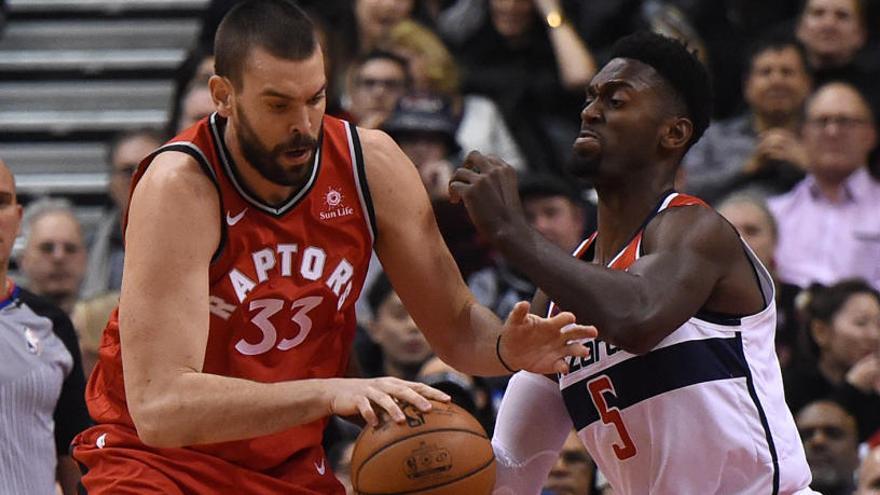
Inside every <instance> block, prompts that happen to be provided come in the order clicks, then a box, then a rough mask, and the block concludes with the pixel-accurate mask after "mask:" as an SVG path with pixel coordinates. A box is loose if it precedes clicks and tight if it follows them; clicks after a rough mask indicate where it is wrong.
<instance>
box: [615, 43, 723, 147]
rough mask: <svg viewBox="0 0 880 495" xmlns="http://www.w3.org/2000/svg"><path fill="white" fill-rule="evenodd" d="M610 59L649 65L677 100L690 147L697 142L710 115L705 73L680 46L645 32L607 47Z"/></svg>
mask: <svg viewBox="0 0 880 495" xmlns="http://www.w3.org/2000/svg"><path fill="white" fill-rule="evenodd" d="M611 58H612V59H614V58H628V59H632V60H638V61H639V62H642V63H643V64H646V65H650V66H651V67H652V68H653V69H654V70H655V71H657V73H658V74H660V75H661V76H662V77H663V79H665V80H666V82H668V83H669V86H670V89H672V90H673V92H674V93H675V94H676V95H677V96H679V97H680V98H681V101H682V102H684V104H685V106H686V107H687V113H688V117H689V118H690V119H691V122H692V123H693V124H694V135H693V136H692V137H691V141H690V143H689V144H690V145H693V144H694V143H696V142H697V141H699V139H700V137H702V136H703V132H705V131H706V128H707V127H709V118H710V117H711V115H712V83H711V81H710V79H709V73H708V72H707V71H706V68H705V67H704V66H703V64H702V63H701V62H700V61H699V60H698V59H697V57H696V55H694V53H692V52H691V51H690V50H688V49H687V46H685V45H684V43H682V42H680V41H678V40H675V39H672V38H668V37H666V36H662V35H659V34H656V33H652V32H649V31H639V32H636V33H633V34H631V35H629V36H625V37H623V38H621V39H619V40H617V42H616V43H614V46H612V47H611Z"/></svg>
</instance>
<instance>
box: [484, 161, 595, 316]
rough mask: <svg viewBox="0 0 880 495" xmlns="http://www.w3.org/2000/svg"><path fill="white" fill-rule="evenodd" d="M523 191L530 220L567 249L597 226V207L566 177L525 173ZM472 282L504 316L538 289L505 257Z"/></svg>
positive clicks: (488, 305)
mask: <svg viewBox="0 0 880 495" xmlns="http://www.w3.org/2000/svg"><path fill="white" fill-rule="evenodd" d="M519 195H520V201H521V202H522V206H523V211H524V212H525V214H526V219H527V220H528V222H529V224H530V225H531V226H532V227H534V228H535V229H536V230H537V231H538V232H540V233H541V235H543V236H544V237H546V238H547V239H549V240H550V241H551V242H553V243H554V244H556V245H557V246H559V247H560V248H562V249H563V250H564V251H567V252H573V251H574V250H575V248H576V247H577V246H578V244H579V243H580V242H581V241H582V240H583V238H584V233H585V232H587V231H588V228H589V227H594V226H595V207H593V206H592V205H588V204H586V203H585V202H584V201H583V200H582V199H581V198H580V196H579V192H578V191H577V189H575V188H574V187H573V186H572V185H571V184H570V183H568V182H566V181H565V180H563V179H562V178H559V177H556V176H553V175H549V174H533V175H528V176H524V177H523V178H522V180H521V181H520V183H519ZM589 231H592V228H589ZM468 286H470V288H471V291H473V293H474V295H475V296H476V297H477V300H478V301H480V303H481V304H483V305H485V306H486V307H488V308H490V309H492V310H493V311H494V312H495V314H497V315H499V316H501V317H504V316H507V314H508V313H510V310H511V309H513V305H514V304H516V302H517V301H522V300H525V299H528V298H530V297H532V295H533V294H534V293H535V286H534V285H532V283H531V282H530V281H529V280H528V279H527V278H526V277H525V276H524V275H521V274H519V273H517V272H516V271H515V270H514V269H513V267H511V266H510V265H508V264H507V263H506V262H505V261H504V259H503V258H498V259H497V260H496V261H495V264H494V266H492V267H489V268H485V269H483V270H480V271H478V272H477V273H475V274H474V275H472V276H471V277H470V278H469V279H468Z"/></svg>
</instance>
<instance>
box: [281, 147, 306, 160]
mask: <svg viewBox="0 0 880 495" xmlns="http://www.w3.org/2000/svg"><path fill="white" fill-rule="evenodd" d="M308 155H309V149H308V148H297V149H293V150H288V151H285V152H284V157H285V158H288V159H290V160H295V161H299V160H302V159H303V158H305V157H307V156H308Z"/></svg>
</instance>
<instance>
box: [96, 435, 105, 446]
mask: <svg viewBox="0 0 880 495" xmlns="http://www.w3.org/2000/svg"><path fill="white" fill-rule="evenodd" d="M106 444H107V434H106V433H102V434H101V436H99V437H98V440H97V441H96V442H95V446H96V447H98V448H99V449H103V448H104V445H106Z"/></svg>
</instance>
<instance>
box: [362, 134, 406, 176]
mask: <svg viewBox="0 0 880 495" xmlns="http://www.w3.org/2000/svg"><path fill="white" fill-rule="evenodd" d="M357 131H358V135H359V136H360V142H361V149H362V150H363V154H364V167H365V168H366V171H367V176H368V178H369V180H370V183H371V185H372V184H374V183H376V182H377V181H381V182H392V183H400V182H401V181H403V182H407V181H413V183H414V184H415V183H420V182H421V179H419V175H418V173H417V171H416V168H415V166H413V164H412V162H411V161H410V159H409V158H408V157H407V156H406V155H405V154H404V153H403V150H401V149H400V146H398V144H397V143H396V142H395V141H394V139H392V138H391V136H389V135H388V134H387V133H386V132H384V131H381V130H378V129H364V128H358V129H357Z"/></svg>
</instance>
